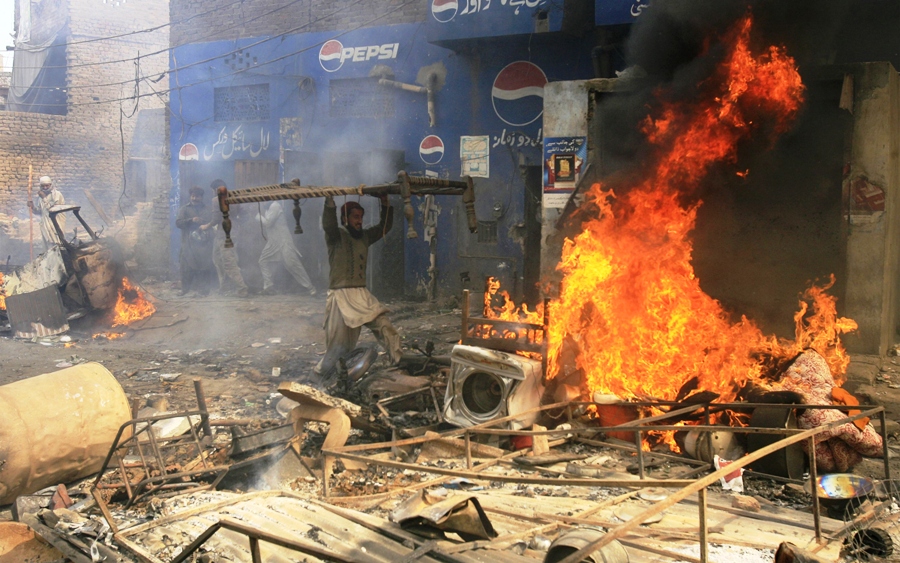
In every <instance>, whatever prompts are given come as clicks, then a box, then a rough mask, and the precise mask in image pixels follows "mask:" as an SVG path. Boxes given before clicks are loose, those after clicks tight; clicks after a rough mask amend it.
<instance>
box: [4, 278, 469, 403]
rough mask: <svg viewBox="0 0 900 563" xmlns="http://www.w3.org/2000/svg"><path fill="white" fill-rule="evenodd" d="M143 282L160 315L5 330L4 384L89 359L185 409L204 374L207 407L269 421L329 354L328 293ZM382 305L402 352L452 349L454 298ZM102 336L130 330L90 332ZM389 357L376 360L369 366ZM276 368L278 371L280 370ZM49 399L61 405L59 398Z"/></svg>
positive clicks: (129, 389) (366, 335)
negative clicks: (49, 330) (21, 333)
mask: <svg viewBox="0 0 900 563" xmlns="http://www.w3.org/2000/svg"><path fill="white" fill-rule="evenodd" d="M143 288H144V290H145V291H146V293H147V295H148V298H149V299H151V300H152V302H153V303H154V304H155V306H156V309H157V310H156V313H154V314H153V316H151V317H150V318H148V319H145V320H143V321H138V322H136V323H134V324H132V325H130V326H127V327H111V326H110V323H109V322H108V321H107V320H106V319H104V318H102V317H92V318H91V317H89V318H83V319H79V320H76V321H73V322H72V323H71V329H70V331H69V332H68V333H67V334H66V335H65V337H63V338H59V337H47V338H42V339H36V340H37V341H28V340H19V339H14V338H12V337H11V335H10V333H0V358H2V369H0V385H4V384H7V383H12V382H14V381H18V380H20V379H25V378H28V377H33V376H36V375H40V374H43V373H48V372H53V371H57V370H59V369H62V368H64V367H68V366H69V365H70V364H77V363H81V362H85V361H93V362H100V363H101V364H103V365H104V366H105V367H106V368H107V369H109V370H110V371H111V372H112V373H113V374H114V375H115V377H116V379H118V380H119V382H120V383H121V384H122V386H123V388H124V389H125V392H126V393H127V394H128V396H129V397H131V398H143V399H146V400H148V401H153V400H156V399H158V398H160V397H165V398H166V399H167V400H168V405H169V409H171V410H181V409H186V410H189V409H192V408H194V407H195V406H196V399H195V397H196V396H195V393H194V385H193V380H194V379H196V378H200V379H201V380H202V381H203V386H204V390H205V393H206V398H207V406H208V408H209V410H210V412H211V413H214V414H216V415H221V416H223V417H238V418H248V417H260V418H270V417H278V416H279V415H278V413H277V412H276V410H275V408H274V407H275V403H277V400H278V398H280V395H277V394H276V391H275V390H276V388H277V387H278V385H279V383H281V382H282V381H289V380H295V381H296V380H300V379H302V378H304V377H306V376H308V375H309V374H310V373H311V371H312V368H313V367H314V366H315V364H316V363H317V362H318V361H319V359H320V358H321V357H322V355H323V354H324V353H325V333H324V331H323V329H322V324H323V322H324V313H325V295H324V293H322V294H320V295H317V296H312V297H310V296H307V295H299V294H285V295H274V296H251V297H249V298H237V297H221V296H217V295H210V296H207V297H179V296H178V291H177V289H175V288H174V287H173V286H172V285H171V284H168V283H151V284H145V285H144V286H143ZM386 305H387V306H388V307H389V308H390V309H391V311H392V313H391V315H390V316H391V320H392V321H393V322H394V324H395V326H396V327H397V329H398V331H399V332H400V335H401V338H402V340H403V346H404V352H408V353H411V354H416V353H417V352H416V351H415V350H414V349H411V347H413V346H416V345H418V346H420V347H422V348H424V347H425V341H426V340H432V341H433V342H434V346H435V350H434V353H435V354H449V353H450V350H451V349H452V347H453V344H454V343H456V342H457V341H458V340H459V318H460V312H459V310H458V309H455V307H456V306H457V304H456V302H455V301H450V302H448V303H446V304H442V305H443V308H441V307H440V306H438V305H433V304H424V303H414V302H389V303H386ZM100 333H124V336H122V337H119V338H115V339H112V340H110V339H108V338H106V337H104V336H98V337H96V338H95V337H94V335H95V334H100ZM66 337H68V338H66ZM68 339H71V341H70V342H64V341H65V340H68ZM363 345H368V346H377V344H376V343H375V340H374V338H373V337H372V335H371V333H370V332H368V330H367V329H363V332H362V335H361V337H360V346H363ZM384 361H385V360H384V359H382V358H379V359H378V360H377V361H376V363H375V365H374V366H373V369H375V368H378V367H380V366H383V365H384V363H383V362H384ZM273 368H278V369H277V370H276V372H277V371H278V370H280V375H278V376H277V377H274V376H273ZM176 374H178V375H176ZM48 400H50V401H53V404H54V405H55V407H56V408H65V405H64V402H63V400H62V398H59V400H58V401H54V400H53V398H51V397H48Z"/></svg>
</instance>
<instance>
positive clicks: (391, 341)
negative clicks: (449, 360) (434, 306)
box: [313, 194, 401, 378]
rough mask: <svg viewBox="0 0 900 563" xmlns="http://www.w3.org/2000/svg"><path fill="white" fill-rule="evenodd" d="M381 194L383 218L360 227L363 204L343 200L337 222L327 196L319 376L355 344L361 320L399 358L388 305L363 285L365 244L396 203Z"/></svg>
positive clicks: (383, 228)
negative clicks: (322, 345)
mask: <svg viewBox="0 0 900 563" xmlns="http://www.w3.org/2000/svg"><path fill="white" fill-rule="evenodd" d="M380 199H381V220H380V221H379V223H378V224H377V225H375V226H373V227H369V228H367V229H363V226H362V225H363V215H364V214H365V210H364V209H363V207H362V206H361V205H360V204H359V203H357V202H355V201H348V202H347V203H345V204H344V205H342V206H341V224H340V226H339V225H338V219H337V209H336V206H335V203H334V198H332V197H331V196H328V197H326V198H325V208H324V212H323V213H322V228H323V230H324V231H325V244H326V245H327V246H328V265H329V266H330V269H331V271H330V272H329V275H328V295H327V298H326V301H325V344H326V347H327V350H326V352H325V356H324V357H323V358H322V359H321V360H320V361H319V363H318V364H317V365H316V367H315V368H314V369H313V372H314V373H315V374H316V375H317V376H318V377H319V378H322V377H324V376H326V375H327V374H328V373H329V372H330V371H331V370H332V368H334V366H335V365H336V364H337V362H338V360H339V359H340V358H341V357H342V356H344V355H345V354H347V353H348V352H350V351H351V350H353V348H354V347H355V346H356V342H357V340H358V339H359V333H360V330H361V329H362V326H363V325H365V326H367V327H368V328H369V330H371V331H372V333H373V334H374V335H375V338H376V339H377V340H378V343H379V344H381V346H382V348H384V350H385V351H386V352H387V353H388V355H389V356H390V359H391V364H397V363H399V362H400V357H401V351H400V335H399V334H398V333H397V329H395V328H394V325H392V324H391V322H390V320H388V318H387V313H388V310H387V308H385V307H384V305H382V304H381V303H380V302H379V301H378V299H377V298H376V297H375V296H374V295H372V293H371V292H369V290H368V289H367V288H366V267H367V265H368V258H369V247H370V246H372V245H373V244H375V243H376V242H377V241H379V240H381V239H382V238H383V237H384V235H385V234H386V233H387V232H388V231H389V230H391V226H393V222H394V213H393V211H394V209H393V208H392V207H391V206H390V204H389V203H388V198H387V194H382V195H381V196H380Z"/></svg>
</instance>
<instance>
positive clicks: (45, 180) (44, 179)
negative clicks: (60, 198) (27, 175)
mask: <svg viewBox="0 0 900 563" xmlns="http://www.w3.org/2000/svg"><path fill="white" fill-rule="evenodd" d="M39 182H40V184H41V185H42V186H44V185H48V186H49V185H50V184H52V183H53V182H52V181H51V180H50V176H41V179H40V180H39Z"/></svg>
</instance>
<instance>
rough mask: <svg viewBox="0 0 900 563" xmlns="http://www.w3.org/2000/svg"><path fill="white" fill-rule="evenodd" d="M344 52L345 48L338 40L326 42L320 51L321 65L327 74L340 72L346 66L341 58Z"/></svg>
mask: <svg viewBox="0 0 900 563" xmlns="http://www.w3.org/2000/svg"><path fill="white" fill-rule="evenodd" d="M343 51H344V46H343V45H342V44H341V42H340V41H338V40H337V39H331V40H329V41H326V42H325V43H323V44H322V47H321V48H320V49H319V64H320V65H322V68H324V69H325V70H326V71H327V72H334V71H336V70H338V69H339V68H341V65H343V64H344V60H343V59H342V58H341V53H342V52H343Z"/></svg>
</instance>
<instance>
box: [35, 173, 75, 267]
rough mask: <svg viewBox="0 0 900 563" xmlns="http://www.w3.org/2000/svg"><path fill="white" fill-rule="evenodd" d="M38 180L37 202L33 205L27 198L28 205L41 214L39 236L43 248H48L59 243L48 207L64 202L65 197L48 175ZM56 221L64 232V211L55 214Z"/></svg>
mask: <svg viewBox="0 0 900 563" xmlns="http://www.w3.org/2000/svg"><path fill="white" fill-rule="evenodd" d="M39 182H40V189H39V190H38V198H39V199H38V204H37V205H35V204H34V202H33V201H31V200H28V207H29V208H30V209H31V210H32V211H34V212H35V213H37V214H38V215H40V216H41V238H43V239H44V250H50V247H51V246H53V245H54V244H59V243H60V240H59V234H58V233H57V232H56V228H55V227H54V226H53V221H52V220H51V219H50V209H51V208H52V207H53V206H55V205H63V204H64V203H66V198H64V197H63V195H62V194H61V193H60V192H59V190H57V189H56V188H54V187H53V181H52V180H51V179H50V176H41V179H40V180H39ZM56 222H57V223H58V224H59V229H60V230H61V231H62V232H63V233H65V232H66V215H65V214H64V213H59V214H57V215H56Z"/></svg>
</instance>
